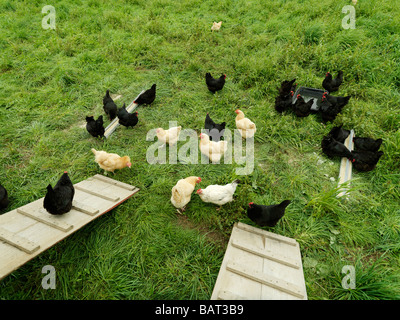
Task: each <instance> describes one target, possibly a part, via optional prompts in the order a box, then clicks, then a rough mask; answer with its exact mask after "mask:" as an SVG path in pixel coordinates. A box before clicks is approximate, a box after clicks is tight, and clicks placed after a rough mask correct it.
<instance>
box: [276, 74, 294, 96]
mask: <svg viewBox="0 0 400 320" xmlns="http://www.w3.org/2000/svg"><path fill="white" fill-rule="evenodd" d="M295 81H296V78H294V79H293V80H284V81H282V82H281V86H280V88H278V91H279V95H280V96H286V95H288V94H290V92H291V91H293V92H295V91H296V87H297V84H295V83H294V82H295Z"/></svg>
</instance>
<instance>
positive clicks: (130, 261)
mask: <svg viewBox="0 0 400 320" xmlns="http://www.w3.org/2000/svg"><path fill="white" fill-rule="evenodd" d="M349 4H351V1H344V0H340V1H337V0H325V1H321V0H319V1H317V0H311V1H301V0H277V1H242V0H238V1H228V0H222V1H210V0H202V1H200V0H188V1H169V0H148V1H144V0H136V1H134V0H132V1H129V0H126V1H122V0H119V1H109V0H90V1H80V0H63V1H56V2H54V3H50V2H43V1H11V0H9V1H6V0H0V50H1V51H0V52H1V55H0V137H1V139H0V183H1V184H2V185H4V186H5V187H6V188H7V190H8V192H9V197H10V201H11V203H10V206H9V207H8V208H7V210H4V211H3V212H2V213H4V212H6V211H9V210H12V209H15V208H18V207H20V206H23V205H25V204H27V203H29V202H32V201H34V200H37V199H39V198H41V197H43V196H44V195H45V191H46V186H47V184H48V183H51V184H53V185H54V183H55V182H56V181H57V180H58V178H59V177H60V176H61V174H62V172H63V171H64V170H68V172H69V175H70V177H71V179H72V181H73V183H77V182H79V181H82V180H84V179H87V178H88V177H91V176H93V175H94V174H97V173H103V171H102V170H101V169H100V168H99V167H98V166H97V164H96V163H95V162H94V157H93V154H92V153H91V151H90V149H91V148H92V147H94V148H96V149H103V150H106V151H108V152H115V153H118V154H120V155H125V154H127V155H129V156H130V157H131V160H132V163H133V165H132V168H131V169H123V170H119V171H116V173H115V175H114V176H112V178H115V179H117V180H120V181H123V182H126V183H129V184H132V185H135V186H137V187H139V188H140V189H141V190H140V192H139V193H137V194H136V195H134V196H133V197H132V198H131V199H129V200H128V201H126V202H124V203H123V204H121V205H120V206H118V207H117V208H115V209H114V210H113V211H111V212H109V213H107V214H106V215H104V216H102V217H101V218H99V219H97V220H95V221H93V222H91V223H90V224H88V225H87V226H85V227H84V228H82V229H80V230H79V231H77V232H76V233H74V234H73V235H72V236H70V237H69V238H67V239H65V240H63V241H62V242H60V243H58V244H57V245H55V246H54V247H52V248H51V249H49V250H47V251H45V252H44V253H42V254H41V255H39V256H38V257H36V258H35V259H33V260H32V261H30V262H29V263H27V264H25V265H24V266H22V267H21V268H20V269H18V270H17V271H15V272H13V273H12V274H11V275H9V276H7V277H6V278H4V279H3V280H2V281H1V282H0V299H209V298H210V296H211V293H212V290H213V287H214V283H215V281H216V278H217V275H218V271H219V268H220V265H221V262H222V258H223V255H224V253H225V248H226V244H227V242H228V240H229V236H230V233H231V230H232V226H233V224H234V223H235V222H238V221H241V222H243V223H247V224H250V225H254V224H253V223H252V222H251V220H250V219H248V218H247V216H246V208H247V203H248V202H250V201H253V202H255V203H264V204H272V203H277V202H280V201H282V200H284V199H291V200H292V203H291V204H290V206H289V207H288V208H287V210H286V214H285V216H284V217H283V219H282V220H280V222H279V223H278V224H277V226H276V227H274V228H269V229H268V228H266V230H269V231H272V232H276V233H278V234H281V235H284V236H288V237H292V238H294V239H296V240H297V241H298V242H299V243H300V248H301V253H302V261H303V267H304V276H305V281H306V287H307V294H308V298H309V299H313V300H317V299H400V258H399V253H400V201H399V200H400V190H399V185H400V170H399V169H400V129H399V123H400V109H399V106H400V35H399V34H400V3H399V2H395V1H389V0H380V1H377V0H369V1H366V0H359V1H358V3H357V5H356V6H355V9H356V28H355V29H347V30H345V29H343V28H342V19H343V18H344V17H345V15H346V14H345V13H342V8H343V6H345V5H349ZM45 5H53V6H54V7H55V9H56V29H55V30H51V29H49V30H44V29H43V28H42V26H41V21H42V18H43V17H44V16H45V14H42V13H41V9H42V7H43V6H45ZM213 21H217V22H218V21H223V22H222V27H221V30H220V31H219V32H211V30H210V28H211V25H212V23H213ZM340 69H341V70H343V71H344V75H345V76H344V84H343V85H342V86H341V88H340V91H339V92H338V93H337V94H340V95H348V94H350V95H352V96H353V97H352V99H351V100H350V102H349V104H348V105H347V106H346V107H345V108H344V110H343V112H342V113H341V114H340V115H339V116H338V117H337V118H336V119H335V121H334V122H333V123H327V124H323V123H321V121H320V119H319V118H318V117H317V116H316V115H311V116H309V117H307V118H304V119H300V118H296V117H295V116H294V115H292V114H283V115H281V114H278V113H277V112H276V111H275V110H274V107H273V105H274V99H275V96H276V94H277V90H276V88H277V86H278V85H279V84H280V82H281V81H283V80H285V79H292V78H294V77H296V78H297V82H298V84H299V85H301V86H308V87H314V88H321V83H322V80H323V77H324V75H325V73H326V72H327V71H331V72H333V73H336V71H337V70H340ZM206 72H211V73H212V74H213V75H214V74H215V75H219V74H221V73H225V74H226V75H227V79H226V85H225V87H224V89H223V90H222V91H220V92H218V93H216V94H215V95H213V94H211V93H210V92H209V91H208V90H207V87H206V85H205V81H204V75H205V73H206ZM153 83H157V98H156V100H155V102H154V103H153V104H152V105H151V106H150V107H142V106H140V107H138V109H137V111H138V112H139V123H138V125H137V126H136V127H135V128H133V129H127V128H124V127H119V128H118V129H117V130H116V131H115V132H114V134H113V135H112V136H111V137H110V138H109V139H107V140H106V141H104V142H102V141H100V140H98V139H95V138H93V137H91V136H90V135H89V134H88V133H87V131H86V129H85V128H84V125H85V117H86V116H87V115H94V116H95V117H96V118H97V116H98V115H100V114H104V112H103V109H102V97H103V96H104V94H105V91H106V90H107V89H110V91H111V93H113V94H120V95H122V98H121V99H119V100H117V101H116V103H117V105H118V106H119V107H120V106H122V104H123V103H124V102H125V103H127V105H128V104H129V103H130V102H131V101H132V100H133V99H134V98H135V97H136V96H137V94H138V93H139V92H140V91H142V90H143V89H147V88H149V87H150V86H151V85H152V84H153ZM238 107H240V108H241V109H242V110H243V111H244V112H245V115H246V116H247V117H249V118H250V119H252V120H253V121H254V122H255V123H256V125H257V133H256V136H255V154H254V156H255V162H254V171H253V172H252V173H251V174H250V175H247V176H239V177H238V176H237V175H236V171H235V169H236V168H237V167H238V165H237V164H223V163H222V164H220V165H202V164H198V165H185V164H179V163H178V164H169V163H167V164H164V165H150V164H148V163H147V161H146V151H147V149H148V148H149V147H150V146H151V145H152V143H153V142H149V141H146V134H147V132H148V131H149V130H151V129H154V128H157V127H164V128H167V127H168V123H169V121H177V122H178V124H179V125H182V127H183V128H188V129H189V128H190V129H195V130H197V132H198V133H200V129H201V128H203V125H204V118H205V115H206V112H210V115H211V116H212V118H213V119H214V120H216V121H226V122H227V127H228V128H230V129H234V128H235V116H236V115H235V113H234V110H235V109H236V108H238ZM108 123H109V122H108V121H105V124H106V125H108ZM340 124H343V126H344V127H345V128H353V129H354V130H355V133H356V135H357V136H369V137H373V138H382V139H383V144H382V147H381V149H382V150H383V151H384V156H383V157H382V158H381V160H380V161H379V163H378V165H377V167H376V168H375V169H374V170H373V171H371V172H367V173H359V172H356V171H353V179H352V181H351V190H350V197H349V200H348V201H344V200H340V199H337V198H336V194H337V178H338V173H339V165H340V161H339V159H337V160H330V159H328V158H326V157H325V156H324V155H323V154H322V152H321V148H320V142H321V140H322V137H323V135H324V134H326V133H327V132H328V131H329V130H330V129H331V128H332V127H333V126H334V125H340ZM184 143H185V142H179V145H178V147H179V146H181V145H183V144H184ZM319 160H322V161H323V163H322V164H321V161H319ZM190 175H196V176H200V177H201V178H202V182H201V184H200V187H205V186H207V185H209V184H226V183H229V182H231V181H232V180H233V179H235V178H239V179H240V180H241V182H242V183H241V184H240V185H239V186H238V188H237V191H236V195H235V201H234V202H232V203H229V204H226V205H225V206H223V207H222V209H221V210H219V211H217V210H216V206H215V205H212V204H206V203H203V202H202V201H201V200H200V199H199V197H198V196H197V195H196V194H193V195H192V200H191V202H190V203H189V205H188V206H187V210H186V211H185V214H184V215H183V216H180V215H179V214H177V212H176V209H175V208H174V207H173V206H172V204H171V203H170V197H171V188H172V187H173V185H175V183H176V182H177V180H179V179H181V178H183V177H187V176H190ZM330 177H334V178H335V181H331V179H330ZM0 254H1V253H0ZM45 265H53V266H54V267H55V269H56V275H57V278H56V279H57V283H56V285H57V287H56V289H55V290H51V289H49V290H44V289H43V288H42V286H41V281H42V278H43V276H44V274H42V273H41V270H42V267H43V266H45ZM345 265H351V266H354V267H355V270H356V288H355V289H351V290H347V289H343V288H342V285H341V281H342V278H343V277H344V274H342V273H341V270H342V267H343V266H345Z"/></svg>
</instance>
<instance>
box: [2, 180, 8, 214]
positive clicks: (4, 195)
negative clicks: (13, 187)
mask: <svg viewBox="0 0 400 320" xmlns="http://www.w3.org/2000/svg"><path fill="white" fill-rule="evenodd" d="M9 203H10V200H8V192H7V190H6V188H4V187H3V186H2V185H1V184H0V210H1V209H5V208H7V206H8V204H9Z"/></svg>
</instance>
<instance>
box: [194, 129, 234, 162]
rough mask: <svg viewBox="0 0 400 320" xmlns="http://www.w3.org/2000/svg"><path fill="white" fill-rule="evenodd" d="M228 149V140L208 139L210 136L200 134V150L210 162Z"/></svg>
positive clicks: (219, 157) (215, 160) (216, 159)
mask: <svg viewBox="0 0 400 320" xmlns="http://www.w3.org/2000/svg"><path fill="white" fill-rule="evenodd" d="M227 149H228V142H226V141H225V140H220V141H218V142H216V141H210V137H209V136H208V135H206V134H205V133H201V134H200V151H201V153H202V154H204V155H205V156H207V157H208V158H209V159H210V161H211V162H213V163H214V162H218V161H220V160H221V157H222V156H223V155H224V153H225V152H226V150H227Z"/></svg>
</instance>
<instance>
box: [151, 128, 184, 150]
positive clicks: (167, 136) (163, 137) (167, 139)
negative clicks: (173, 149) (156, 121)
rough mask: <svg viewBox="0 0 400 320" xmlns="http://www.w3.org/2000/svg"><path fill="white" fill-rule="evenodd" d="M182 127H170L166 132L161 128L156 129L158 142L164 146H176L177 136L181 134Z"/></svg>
mask: <svg viewBox="0 0 400 320" xmlns="http://www.w3.org/2000/svg"><path fill="white" fill-rule="evenodd" d="M181 129H182V126H179V127H172V128H169V129H168V130H164V129H163V128H157V130H156V132H157V138H158V141H160V142H163V143H164V144H163V145H165V144H169V145H170V146H172V145H174V144H176V143H177V142H178V139H179V134H180V132H181Z"/></svg>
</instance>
